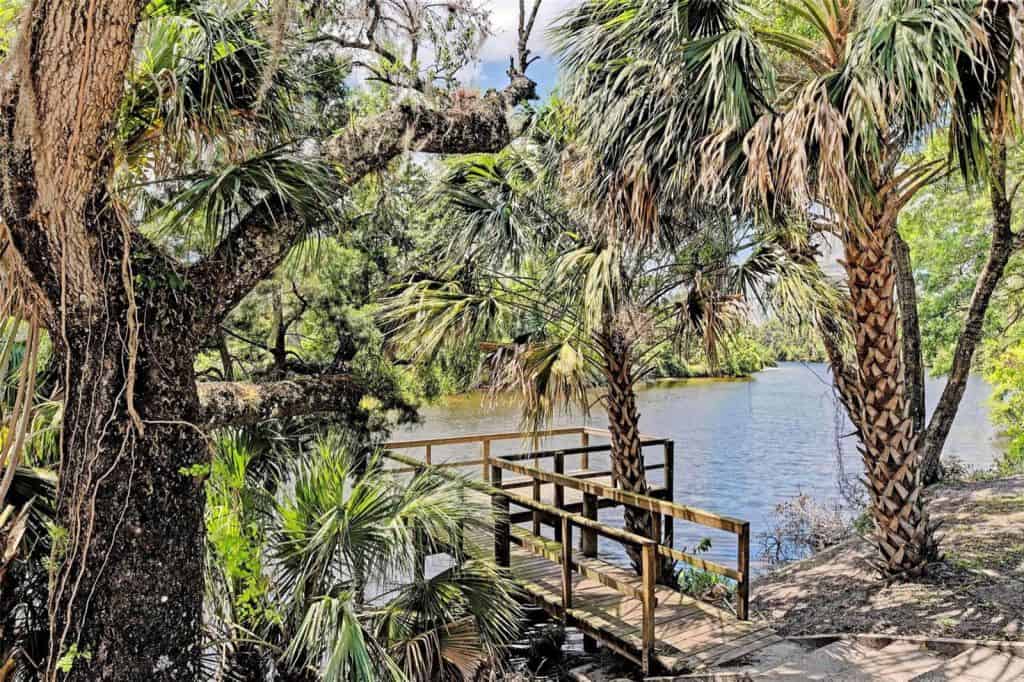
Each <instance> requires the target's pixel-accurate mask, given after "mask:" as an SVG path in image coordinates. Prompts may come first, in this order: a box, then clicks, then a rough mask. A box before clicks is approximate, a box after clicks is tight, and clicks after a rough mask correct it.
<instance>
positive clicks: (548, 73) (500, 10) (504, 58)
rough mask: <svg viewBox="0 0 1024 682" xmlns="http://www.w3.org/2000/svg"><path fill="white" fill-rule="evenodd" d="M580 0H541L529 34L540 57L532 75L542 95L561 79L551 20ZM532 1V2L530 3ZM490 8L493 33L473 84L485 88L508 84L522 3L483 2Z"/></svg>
mask: <svg viewBox="0 0 1024 682" xmlns="http://www.w3.org/2000/svg"><path fill="white" fill-rule="evenodd" d="M577 2H579V0H542V2H541V5H540V12H539V13H538V14H537V23H536V25H535V26H534V29H533V35H532V36H531V37H530V50H531V51H532V52H533V54H534V55H536V56H539V57H540V60H539V61H537V62H536V63H534V64H533V65H532V66H531V67H530V71H529V74H528V75H529V76H530V77H531V78H533V80H535V81H537V85H538V91H539V94H540V96H541V98H545V97H547V96H548V94H550V92H551V90H552V89H553V88H554V87H555V84H556V82H557V79H558V68H557V64H556V59H555V57H554V56H553V55H552V53H551V45H550V43H549V42H548V39H547V30H548V27H549V26H550V25H551V24H552V22H553V21H554V20H555V19H556V18H557V17H558V16H559V15H561V14H562V13H563V12H565V11H566V10H567V9H568V8H570V7H571V6H573V5H575V4H577ZM527 4H529V3H527ZM483 5H484V6H486V7H487V8H488V9H489V10H490V12H491V26H492V31H493V35H492V36H491V37H490V38H488V39H487V40H486V41H485V42H484V44H483V46H482V47H481V49H480V69H479V72H478V73H477V74H476V75H475V76H474V78H473V79H472V84H473V85H476V86H478V87H480V88H482V89H487V88H496V89H500V88H503V87H505V85H506V84H507V83H508V76H506V75H505V71H506V70H507V69H508V59H509V57H510V56H511V55H513V54H514V53H515V50H516V40H517V38H518V35H517V26H518V21H519V3H518V2H516V0H488V1H487V2H484V3H483Z"/></svg>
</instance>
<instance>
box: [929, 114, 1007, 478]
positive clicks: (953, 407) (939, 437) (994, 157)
mask: <svg viewBox="0 0 1024 682" xmlns="http://www.w3.org/2000/svg"><path fill="white" fill-rule="evenodd" d="M1004 134H1005V132H1004V131H1003V129H1002V128H1001V127H999V126H994V127H993V135H992V137H993V141H992V151H991V152H990V154H989V197H990V201H991V203H992V243H991V245H990V246H989V251H988V259H987V260H986V262H985V267H984V268H983V269H982V271H981V275H980V276H979V277H978V281H977V283H976V284H975V286H974V293H973V294H972V295H971V304H970V307H969V308H968V310H967V318H966V320H965V321H964V328H963V331H961V332H960V338H959V339H958V340H957V344H956V351H955V352H954V354H953V367H952V369H951V370H950V372H949V379H948V380H947V381H946V387H945V388H944V389H943V390H942V395H941V396H940V397H939V402H938V405H936V407H935V411H934V412H933V413H932V418H931V420H930V421H929V422H928V430H927V431H926V433H925V438H924V454H923V456H922V460H921V478H922V481H923V482H924V483H925V484H926V485H929V484H932V483H935V482H936V481H938V480H939V478H940V477H941V476H942V467H941V465H940V457H941V455H942V448H943V446H944V445H945V444H946V438H947V437H948V436H949V430H950V429H951V428H952V426H953V420H954V419H955V418H956V413H957V409H958V408H959V407H960V400H961V399H962V398H963V396H964V391H965V390H967V379H968V378H970V374H971V366H972V365H973V362H974V353H975V351H976V350H977V348H978V344H979V343H980V342H981V338H982V330H983V326H984V324H985V313H986V312H987V311H988V306H989V303H990V302H991V301H992V296H993V295H994V294H995V291H996V287H998V285H999V282H1000V280H1002V278H1003V273H1004V272H1005V270H1006V264H1007V263H1008V262H1009V260H1010V257H1011V256H1012V255H1013V253H1014V251H1015V250H1016V248H1017V247H1018V243H1017V237H1016V236H1015V235H1014V233H1013V230H1012V219H1013V210H1012V209H1013V206H1012V204H1011V201H1012V197H1011V196H1009V195H1008V194H1007V191H1006V143H1005V140H1004Z"/></svg>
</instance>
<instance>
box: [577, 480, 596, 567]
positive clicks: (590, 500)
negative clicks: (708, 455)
mask: <svg viewBox="0 0 1024 682" xmlns="http://www.w3.org/2000/svg"><path fill="white" fill-rule="evenodd" d="M583 515H584V516H586V517H587V518H588V519H590V520H591V521H597V495H594V494H593V493H583ZM580 551H581V552H582V553H583V556H585V557H590V558H591V559H592V558H594V557H596V556H597V531H596V530H593V529H592V528H581V529H580Z"/></svg>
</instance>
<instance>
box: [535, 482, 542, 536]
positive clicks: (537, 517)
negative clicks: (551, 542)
mask: <svg viewBox="0 0 1024 682" xmlns="http://www.w3.org/2000/svg"><path fill="white" fill-rule="evenodd" d="M533 501H534V502H540V481H538V480H537V479H536V478H535V479H533ZM540 521H541V513H540V512H539V511H534V512H533V534H534V535H537V536H539V535H540Z"/></svg>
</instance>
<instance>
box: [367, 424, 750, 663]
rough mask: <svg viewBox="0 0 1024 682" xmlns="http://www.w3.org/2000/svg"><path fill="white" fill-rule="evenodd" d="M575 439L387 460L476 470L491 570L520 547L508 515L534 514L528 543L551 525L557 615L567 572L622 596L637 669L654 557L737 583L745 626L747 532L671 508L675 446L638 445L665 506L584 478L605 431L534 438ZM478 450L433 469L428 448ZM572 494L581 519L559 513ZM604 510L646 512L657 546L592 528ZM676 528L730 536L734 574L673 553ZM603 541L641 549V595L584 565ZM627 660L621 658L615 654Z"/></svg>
mask: <svg viewBox="0 0 1024 682" xmlns="http://www.w3.org/2000/svg"><path fill="white" fill-rule="evenodd" d="M571 435H579V436H580V441H581V445H580V447H578V448H561V449H552V450H544V451H537V452H525V453H518V454H511V455H502V456H494V455H493V454H492V453H491V447H490V444H491V443H492V442H493V441H502V440H513V439H523V438H524V437H527V434H523V433H498V434H485V435H475V436H459V437H453V438H438V439H426V440H415V441H400V442H395V443H389V444H387V446H386V447H387V448H388V449H389V450H390V452H389V453H388V456H389V457H391V459H393V460H395V461H397V462H398V463H399V464H401V465H402V467H401V468H397V469H393V470H392V471H397V472H400V471H404V472H411V471H421V470H423V469H424V468H425V467H431V468H434V469H438V470H440V472H441V473H442V474H444V475H448V476H452V475H453V474H451V473H449V470H450V469H451V468H455V467H475V466H481V474H482V477H483V479H484V481H483V482H477V481H473V480H467V479H463V478H460V480H463V481H465V483H466V485H467V486H469V487H471V488H473V489H476V490H478V491H480V492H482V493H484V494H486V495H489V496H490V497H491V504H492V507H493V509H494V511H495V527H494V557H495V561H496V563H498V564H499V565H502V566H508V565H509V562H510V556H511V544H512V543H513V542H521V540H518V539H516V538H514V537H513V533H512V519H513V517H514V515H512V514H511V509H510V508H511V507H512V506H516V507H521V508H523V509H526V510H528V514H527V518H530V515H531V514H532V520H533V536H538V537H539V536H540V534H541V528H540V527H541V525H542V524H543V525H549V526H551V527H552V528H553V534H554V536H555V540H556V541H558V542H560V543H561V555H560V556H558V557H549V558H551V559H552V560H554V561H558V562H559V563H560V564H561V570H562V610H563V612H564V613H565V614H567V615H568V614H570V612H571V611H572V608H573V595H572V572H573V571H576V572H578V573H581V574H583V575H586V576H587V577H591V578H593V579H595V580H598V581H599V582H601V583H602V584H604V585H605V586H607V587H610V588H612V589H615V590H616V591H618V592H620V593H621V594H623V595H625V596H627V597H630V598H635V599H638V600H640V601H641V603H642V606H643V615H642V628H641V640H642V649H641V656H640V660H638V661H637V662H638V663H640V664H641V665H642V666H643V668H644V670H645V671H649V670H650V664H651V657H652V655H653V647H654V642H655V633H654V612H655V607H656V605H657V602H656V599H655V584H656V581H657V578H658V572H659V570H660V562H659V561H658V558H659V557H664V558H669V559H672V560H675V561H682V562H684V563H686V564H689V565H691V566H694V567H696V568H699V569H701V570H704V571H708V572H712V573H717V574H719V575H723V576H726V577H728V578H731V579H732V580H735V581H736V585H737V589H736V615H737V616H738V617H739V618H740V619H743V620H746V619H747V617H748V607H749V598H750V524H749V523H748V522H746V521H742V520H740V519H735V518H731V517H728V516H722V515H719V514H715V513H712V512H709V511H705V510H702V509H698V508H696V507H690V506H687V505H681V504H676V503H675V502H673V500H672V489H673V481H674V468H675V455H674V445H673V442H672V441H671V440H666V439H659V438H653V437H648V436H645V437H643V445H644V447H658V446H660V447H661V448H663V453H664V457H663V460H662V462H661V463H654V464H650V465H645V469H646V470H647V471H654V470H658V469H661V470H663V471H664V481H665V486H664V490H662V491H661V492H660V494H661V495H662V496H663V497H664V498H665V499H662V498H661V497H654V496H651V495H640V494H637V493H633V492H629V491H626V490H622V489H620V488H617V487H615V486H614V485H608V484H606V483H602V482H600V481H595V480H594V479H595V478H600V477H602V476H609V475H610V472H607V471H593V470H590V468H589V465H590V462H589V456H590V455H591V454H596V453H604V452H609V451H610V450H611V446H609V445H590V437H591V436H599V437H607V436H608V435H609V434H608V432H607V431H603V430H601V429H592V428H588V427H573V428H564V429H552V430H549V431H546V432H544V433H542V434H538V436H539V437H553V436H571ZM472 443H479V444H480V446H481V458H480V459H470V460H459V461H452V462H438V463H435V462H434V461H433V459H434V458H433V447H434V446H437V445H457V444H472ZM410 448H424V459H423V460H422V461H419V460H416V459H414V458H412V457H408V456H403V455H399V454H397V453H396V452H394V451H395V450H399V449H410ZM571 456H578V457H579V459H580V466H581V470H579V471H575V472H572V474H571V475H570V474H567V473H566V467H565V465H566V458H567V457H571ZM531 460H532V463H533V465H534V466H528V465H527V464H525V462H528V461H531ZM548 460H550V461H551V464H552V469H553V470H551V471H547V470H544V469H542V468H540V464H541V462H542V461H548ZM504 472H509V473H512V474H517V475H519V476H522V477H524V478H522V479H520V480H517V481H507V482H503V479H504V478H505V477H504V475H503V473H504ZM542 485H550V486H552V490H553V494H552V498H553V499H552V504H547V503H545V502H543V501H542V500H541V499H540V498H541V495H540V488H541V486H542ZM523 487H530V488H532V491H531V492H532V494H531V495H530V496H526V495H520V494H518V493H516V492H514V491H515V490H516V489H519V488H523ZM566 489H570V490H574V491H578V492H579V493H581V496H582V504H581V505H578V507H577V508H581V513H576V512H574V511H570V510H567V509H566V508H565V506H566V505H565V490H566ZM602 504H604V505H606V506H607V505H608V504H612V505H616V506H629V507H633V508H635V509H640V510H643V511H647V512H650V513H651V514H652V515H653V518H654V525H655V533H654V535H655V537H657V538H659V539H661V541H656V540H654V539H651V538H646V537H643V536H641V535H637V534H634V533H630V532H628V531H625V530H622V529H620V528H616V527H614V526H610V525H608V524H605V523H601V522H600V521H599V520H598V510H599V509H600V508H601V506H602ZM676 520H679V521H682V522H687V523H694V524H698V525H702V526H705V527H708V528H715V529H718V530H723V531H726V532H730V533H733V534H735V535H736V536H737V568H735V569H733V568H731V567H728V566H724V565H722V564H718V563H716V562H713V561H709V560H706V559H702V558H700V557H697V556H694V555H692V554H688V553H686V552H683V551H680V550H677V549H675V548H674V547H673V546H672V537H673V530H674V528H673V524H674V521H676ZM574 529H579V531H580V554H581V555H582V556H583V560H582V561H577V560H575V559H574V558H573V549H572V546H573V534H574ZM599 536H600V537H605V538H607V539H609V540H612V541H615V542H618V543H619V544H622V545H627V546H632V547H636V548H639V550H640V554H641V566H640V568H641V575H640V584H641V588H640V589H639V590H638V589H636V587H635V585H633V584H629V583H624V582H622V581H620V580H617V579H615V578H613V577H612V576H609V575H607V574H602V573H601V571H600V570H598V569H597V568H595V564H594V563H593V562H587V559H596V556H597V538H598V537H599ZM620 653H623V654H625V655H627V656H630V654H629V652H627V651H620Z"/></svg>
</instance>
